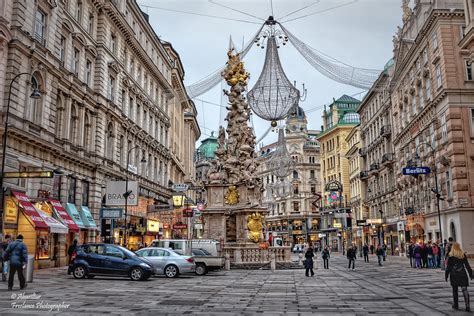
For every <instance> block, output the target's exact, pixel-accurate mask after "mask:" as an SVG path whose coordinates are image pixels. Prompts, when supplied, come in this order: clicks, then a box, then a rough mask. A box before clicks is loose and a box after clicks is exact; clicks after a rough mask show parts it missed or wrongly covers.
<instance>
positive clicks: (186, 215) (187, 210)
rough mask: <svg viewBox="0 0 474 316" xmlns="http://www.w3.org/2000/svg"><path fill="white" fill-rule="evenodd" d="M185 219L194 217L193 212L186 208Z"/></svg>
mask: <svg viewBox="0 0 474 316" xmlns="http://www.w3.org/2000/svg"><path fill="white" fill-rule="evenodd" d="M183 217H193V210H192V209H190V208H186V209H184V210H183Z"/></svg>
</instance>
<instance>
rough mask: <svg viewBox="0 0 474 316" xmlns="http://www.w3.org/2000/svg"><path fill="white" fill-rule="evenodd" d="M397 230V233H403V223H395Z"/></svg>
mask: <svg viewBox="0 0 474 316" xmlns="http://www.w3.org/2000/svg"><path fill="white" fill-rule="evenodd" d="M397 230H398V231H403V230H405V222H398V223H397Z"/></svg>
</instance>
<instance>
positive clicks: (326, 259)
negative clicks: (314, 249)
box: [321, 246, 331, 269]
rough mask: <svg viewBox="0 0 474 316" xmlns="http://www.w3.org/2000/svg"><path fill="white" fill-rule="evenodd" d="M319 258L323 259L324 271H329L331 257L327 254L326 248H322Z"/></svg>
mask: <svg viewBox="0 0 474 316" xmlns="http://www.w3.org/2000/svg"><path fill="white" fill-rule="evenodd" d="M321 257H322V258H323V262H324V269H329V258H330V257H331V254H330V253H329V249H328V246H326V247H324V250H323V252H322V253H321Z"/></svg>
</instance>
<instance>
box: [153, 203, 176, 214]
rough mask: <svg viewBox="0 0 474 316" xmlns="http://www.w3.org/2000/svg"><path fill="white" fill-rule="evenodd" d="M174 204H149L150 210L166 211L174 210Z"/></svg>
mask: <svg viewBox="0 0 474 316" xmlns="http://www.w3.org/2000/svg"><path fill="white" fill-rule="evenodd" d="M172 210H173V206H172V205H169V204H162V205H148V212H160V211H161V212H165V211H172Z"/></svg>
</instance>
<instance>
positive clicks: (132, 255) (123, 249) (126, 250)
mask: <svg viewBox="0 0 474 316" xmlns="http://www.w3.org/2000/svg"><path fill="white" fill-rule="evenodd" d="M116 247H117V248H119V249H120V250H122V251H123V252H124V253H125V254H126V255H127V256H129V257H135V256H136V254H135V253H133V252H132V251H130V250H128V249H127V248H125V247H122V246H116Z"/></svg>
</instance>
